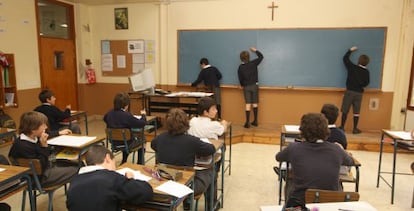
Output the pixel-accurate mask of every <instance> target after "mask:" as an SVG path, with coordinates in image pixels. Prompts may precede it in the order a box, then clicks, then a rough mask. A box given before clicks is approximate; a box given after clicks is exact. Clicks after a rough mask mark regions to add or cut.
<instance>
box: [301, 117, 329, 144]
mask: <svg viewBox="0 0 414 211" xmlns="http://www.w3.org/2000/svg"><path fill="white" fill-rule="evenodd" d="M299 130H300V131H301V134H302V137H303V138H305V141H307V142H312V143H314V142H316V141H317V140H319V139H321V140H326V139H327V138H328V136H329V133H330V131H329V129H328V120H327V119H326V118H325V116H324V115H323V114H321V113H308V114H305V115H303V116H302V119H301V121H300V127H299Z"/></svg>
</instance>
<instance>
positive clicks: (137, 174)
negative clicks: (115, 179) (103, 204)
mask: <svg viewBox="0 0 414 211" xmlns="http://www.w3.org/2000/svg"><path fill="white" fill-rule="evenodd" d="M127 171H130V172H132V173H133V174H134V179H136V180H141V181H145V182H148V181H150V180H151V179H152V178H151V177H149V176H147V175H144V174H141V172H140V171H137V170H133V169H130V168H122V169H118V170H116V172H118V173H119V174H121V175H125V173H126V172H127Z"/></svg>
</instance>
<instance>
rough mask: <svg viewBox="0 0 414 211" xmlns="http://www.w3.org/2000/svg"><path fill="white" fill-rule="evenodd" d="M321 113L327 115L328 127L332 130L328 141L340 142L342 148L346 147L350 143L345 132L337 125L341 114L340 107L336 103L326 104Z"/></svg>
mask: <svg viewBox="0 0 414 211" xmlns="http://www.w3.org/2000/svg"><path fill="white" fill-rule="evenodd" d="M321 113H322V114H324V115H325V117H326V119H328V124H329V125H328V127H329V129H330V131H331V133H330V135H329V137H328V139H327V140H326V141H328V142H332V143H338V144H340V145H341V146H342V148H344V149H346V147H347V145H348V143H347V141H346V136H345V133H344V131H343V130H341V129H339V128H337V127H336V125H335V122H336V119H337V118H338V114H339V109H338V107H336V106H335V105H334V104H324V105H323V107H322V110H321Z"/></svg>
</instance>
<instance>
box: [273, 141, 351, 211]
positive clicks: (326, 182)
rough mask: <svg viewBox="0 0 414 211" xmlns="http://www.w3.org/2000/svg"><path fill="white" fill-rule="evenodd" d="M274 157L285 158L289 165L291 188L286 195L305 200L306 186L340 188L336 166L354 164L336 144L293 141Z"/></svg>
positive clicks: (279, 159)
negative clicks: (291, 176)
mask: <svg viewBox="0 0 414 211" xmlns="http://www.w3.org/2000/svg"><path fill="white" fill-rule="evenodd" d="M276 160H277V161H279V162H281V161H286V162H289V164H290V165H291V166H292V172H293V186H294V190H293V192H292V194H291V195H290V197H289V199H291V198H294V199H296V200H298V201H301V202H303V204H304V202H305V191H306V189H308V188H316V189H324V190H334V191H337V190H340V186H339V168H340V166H341V165H348V166H351V165H354V161H353V159H352V157H351V156H349V155H348V154H347V153H346V151H345V150H343V149H342V148H340V147H339V146H337V145H336V144H333V143H330V142H326V141H322V142H321V143H310V142H306V141H305V142H294V143H291V144H289V145H288V147H286V148H285V149H283V150H282V151H281V152H279V153H277V154H276Z"/></svg>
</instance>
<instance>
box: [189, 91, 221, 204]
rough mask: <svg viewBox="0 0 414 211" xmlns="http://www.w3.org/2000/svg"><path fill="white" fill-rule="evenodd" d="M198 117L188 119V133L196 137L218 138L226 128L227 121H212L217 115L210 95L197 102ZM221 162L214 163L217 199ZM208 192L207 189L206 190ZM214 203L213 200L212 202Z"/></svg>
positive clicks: (214, 103)
mask: <svg viewBox="0 0 414 211" xmlns="http://www.w3.org/2000/svg"><path fill="white" fill-rule="evenodd" d="M197 111H198V117H193V118H191V120H190V129H188V134H190V135H193V136H196V137H198V138H208V139H216V140H217V139H218V137H219V136H221V135H223V133H224V131H226V129H227V121H226V120H222V121H220V122H219V121H214V119H215V118H216V115H217V112H218V111H217V107H216V101H215V100H214V99H213V98H211V97H203V98H201V99H200V101H199V102H198V106H197ZM220 164H221V162H220V161H218V162H217V163H216V172H215V174H216V175H215V177H214V178H215V181H216V182H215V183H214V193H215V198H214V200H215V201H216V200H217V176H218V171H219V169H220ZM208 192H209V191H208ZM214 203H215V202H214Z"/></svg>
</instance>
